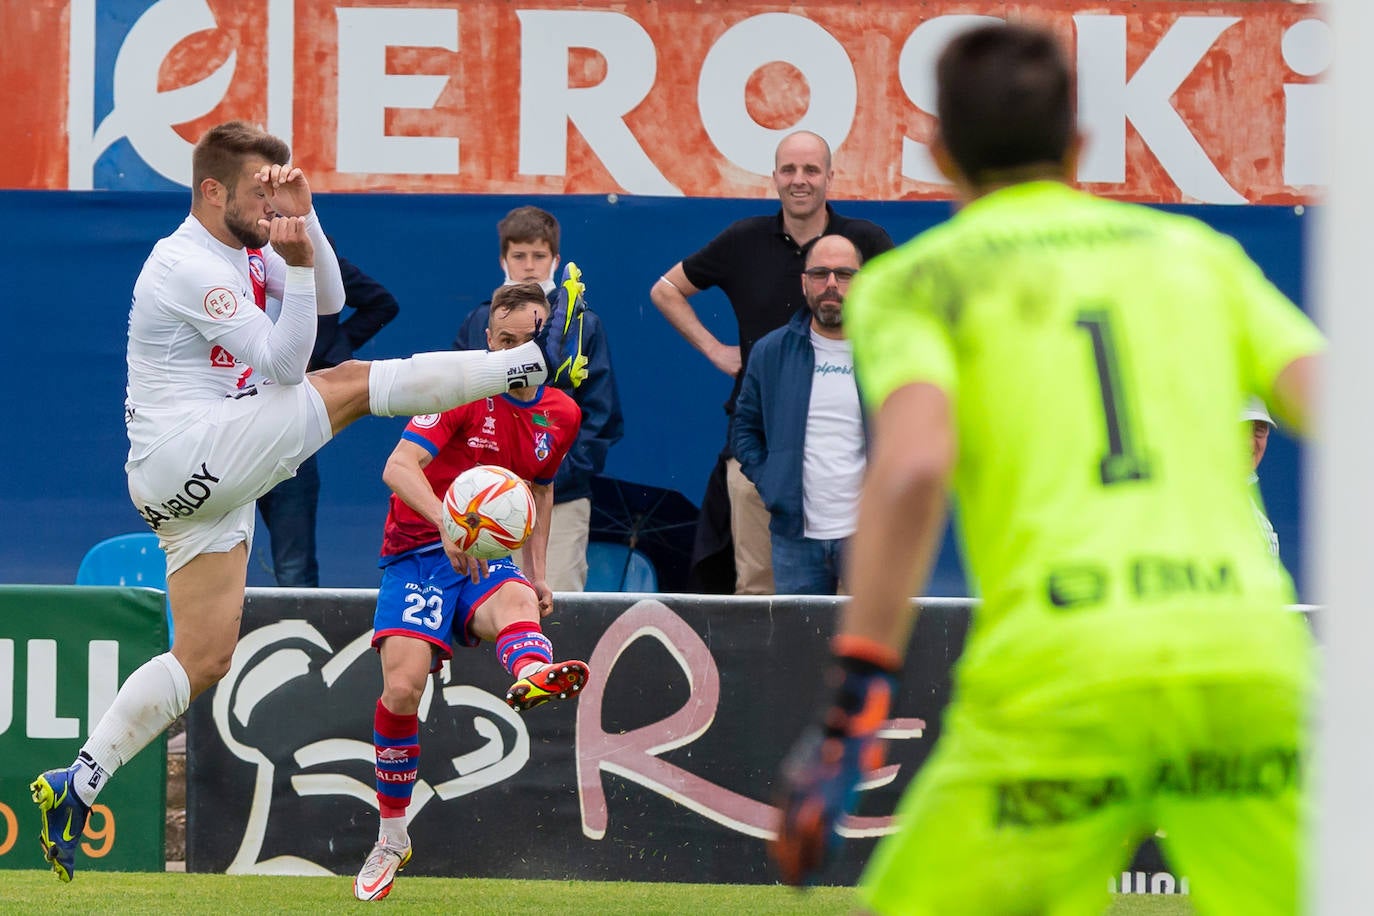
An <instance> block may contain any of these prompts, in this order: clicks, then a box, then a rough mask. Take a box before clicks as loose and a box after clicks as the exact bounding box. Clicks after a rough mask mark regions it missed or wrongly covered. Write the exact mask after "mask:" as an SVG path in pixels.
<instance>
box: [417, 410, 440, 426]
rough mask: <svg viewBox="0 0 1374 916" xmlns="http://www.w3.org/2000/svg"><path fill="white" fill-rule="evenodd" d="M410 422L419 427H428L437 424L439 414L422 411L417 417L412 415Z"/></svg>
mask: <svg viewBox="0 0 1374 916" xmlns="http://www.w3.org/2000/svg"><path fill="white" fill-rule="evenodd" d="M410 422H411V423H414V424H415V425H416V426H418V427H420V428H421V429H429V428H430V427H431V426H437V425H439V414H437V413H422V414H420V415H419V416H418V417H412V418H411V420H410Z"/></svg>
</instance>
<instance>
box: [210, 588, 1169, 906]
mask: <svg viewBox="0 0 1374 916" xmlns="http://www.w3.org/2000/svg"><path fill="white" fill-rule="evenodd" d="M375 596H376V593H375V592H374V591H371V590H365V589H356V590H330V591H323V592H293V591H290V590H280V589H250V590H249V598H248V602H247V605H246V607H245V610H244V622H243V639H242V642H241V643H240V646H239V649H238V651H237V652H236V653H235V656H234V662H233V667H232V669H231V671H230V673H229V675H228V677H226V678H225V680H224V681H223V682H221V683H220V684H219V685H218V686H217V687H216V688H215V689H214V690H212V691H211V692H209V693H207V694H206V695H205V696H203V697H201V698H200V699H199V700H197V701H196V703H195V704H193V705H192V708H191V710H190V712H189V713H188V716H189V719H188V736H189V746H188V754H187V760H188V767H189V769H188V785H187V868H188V870H190V871H206V872H221V871H227V872H230V873H249V872H253V873H296V874H319V875H324V874H331V873H332V874H352V873H355V872H356V871H357V869H358V867H359V866H360V865H361V864H362V861H363V859H364V858H365V857H366V855H367V853H368V851H369V850H370V848H371V846H372V843H373V841H374V840H375V839H376V835H377V802H376V794H375V792H376V790H375V782H374V778H373V768H374V750H373V746H372V721H373V710H374V709H375V706H376V702H377V699H378V695H379V693H380V689H381V672H380V667H379V663H378V660H377V656H376V653H375V652H374V651H373V650H372V649H371V648H370V640H371V630H370V624H371V618H372V611H373V607H374V602H375ZM559 600H560V610H559V613H558V614H556V615H555V616H554V617H551V618H549V619H548V621H546V632H547V633H548V634H549V636H550V638H551V639H552V641H553V644H554V647H555V653H556V656H557V657H560V658H570V657H571V658H581V659H584V660H586V661H587V662H588V663H589V664H590V666H591V670H592V679H591V681H590V682H589V685H588V688H587V690H586V692H585V693H583V694H582V696H581V697H580V698H579V699H578V700H577V702H575V703H572V702H569V703H562V704H551V705H548V706H544V707H542V708H539V709H535V710H532V711H530V712H528V713H525V714H523V715H520V714H516V713H514V712H512V711H511V710H509V709H508V708H507V707H506V706H505V704H504V702H503V701H502V700H501V696H503V695H504V692H505V689H506V688H507V687H508V686H509V683H510V679H509V677H508V676H507V675H506V674H505V672H504V671H503V670H502V669H501V667H500V665H499V664H498V663H497V661H496V658H495V655H494V652H493V650H492V649H491V647H490V646H482V647H479V648H477V649H467V650H463V649H460V650H458V652H457V655H456V657H455V659H454V660H453V663H452V664H451V665H446V666H445V667H444V669H443V670H442V671H441V672H439V673H437V674H436V675H434V676H433V678H432V679H431V683H430V685H429V687H428V688H427V690H426V692H425V695H424V699H423V700H422V702H421V705H420V714H419V715H420V745H421V754H420V770H419V778H418V781H417V783H416V787H415V794H414V800H413V802H412V803H411V807H410V816H411V824H410V835H411V839H412V842H413V843H414V847H415V850H416V852H415V857H414V859H413V860H412V861H411V863H410V865H409V866H408V867H407V874H417V875H450V876H464V877H506V878H547V879H593V880H633V881H695V882H703V881H704V882H723V883H758V882H770V881H775V880H777V876H776V874H775V873H774V872H773V871H772V869H771V867H770V866H769V864H768V862H767V861H766V856H765V841H766V839H767V838H769V837H771V836H772V831H773V828H774V825H775V822H776V817H777V812H776V809H775V808H774V807H773V804H774V799H773V797H772V793H773V786H774V781H775V778H776V774H777V772H778V769H779V765H780V763H781V761H782V758H783V756H784V754H785V753H786V752H787V750H788V749H789V748H790V746H791V745H792V743H793V741H794V740H795V738H796V737H797V735H798V734H799V733H800V732H801V730H802V729H803V728H804V727H805V726H806V725H807V724H809V723H810V721H811V720H812V717H813V716H814V714H815V709H816V707H817V704H818V702H819V700H820V698H821V696H822V694H823V693H824V692H825V691H826V689H827V688H826V687H825V685H824V684H823V683H822V678H821V672H822V671H823V670H824V665H825V662H826V660H827V658H828V655H829V649H828V645H827V643H828V639H829V636H830V633H831V631H832V629H833V623H834V617H835V611H836V609H837V608H838V602H837V601H836V600H835V599H829V598H778V599H769V598H734V597H711V598H705V597H695V596H687V595H608V594H602V595H590V594H588V595H565V596H560V599H559ZM967 616H968V602H967V601H960V600H954V599H932V600H931V601H929V602H928V603H927V602H923V611H922V614H921V616H920V619H919V622H918V625H917V632H916V634H915V637H914V639H913V642H912V647H913V651H912V655H911V656H910V658H909V659H908V664H907V667H906V674H905V676H904V679H903V682H902V688H901V693H900V696H899V697H898V698H897V701H896V703H895V705H894V709H893V718H892V719H891V720H890V721H889V722H888V723H887V726H886V728H885V734H886V735H887V737H888V738H889V739H890V740H889V742H888V750H887V759H888V766H887V768H886V769H885V770H883V771H882V772H881V774H880V775H881V778H880V779H879V781H878V782H879V784H878V785H876V786H874V787H872V788H869V789H867V790H865V792H864V793H863V797H862V800H861V803H860V807H859V809H858V811H857V812H856V816H855V817H853V818H851V819H849V820H848V821H847V822H845V823H843V824H842V834H843V835H844V836H845V837H846V841H845V842H844V843H843V844H842V847H841V851H840V853H839V855H838V858H837V860H836V862H835V864H834V866H833V867H831V868H830V869H828V870H827V872H826V873H825V875H824V876H823V878H822V880H823V881H825V882H828V883H836V884H848V883H852V882H854V881H855V880H856V879H857V877H858V874H859V870H860V868H861V866H862V864H863V862H864V861H865V860H866V859H867V857H868V855H869V853H870V852H871V851H872V849H873V845H874V843H875V842H876V839H877V838H878V837H880V836H881V835H883V834H885V833H887V832H890V831H891V829H892V812H893V810H894V808H895V805H896V801H897V798H898V796H899V795H900V793H901V791H902V790H903V789H904V788H905V787H906V785H907V783H908V782H909V781H910V779H911V777H912V775H913V774H914V772H915V771H916V770H917V769H919V767H920V766H921V764H922V763H923V761H924V760H925V758H926V756H927V754H928V753H929V750H930V747H931V744H932V743H933V741H934V740H935V739H936V738H937V737H938V732H939V716H940V712H941V710H942V709H943V708H944V706H945V705H946V703H947V702H948V699H949V677H950V669H951V666H952V664H953V662H954V660H955V658H956V657H957V656H958V654H959V652H960V650H961V649H962V646H963V640H964V634H965V631H966V629H967V622H968V620H967ZM303 825H308V828H307V827H304V826H303ZM1162 869H1163V866H1162V864H1161V862H1160V860H1159V857H1158V853H1157V852H1156V851H1154V850H1153V848H1152V847H1147V849H1146V850H1145V851H1143V852H1142V854H1141V856H1139V857H1137V860H1136V862H1135V863H1134V864H1133V867H1132V871H1131V872H1128V873H1126V874H1124V875H1122V876H1117V877H1115V878H1113V879H1112V881H1113V886H1114V887H1118V886H1119V888H1120V890H1121V891H1122V892H1137V891H1138V892H1146V891H1151V890H1153V891H1155V892H1158V891H1161V890H1163V891H1171V892H1173V891H1178V890H1180V889H1181V888H1182V887H1183V886H1184V885H1183V883H1182V882H1181V881H1176V880H1175V879H1174V878H1173V876H1171V875H1167V874H1166V873H1164V872H1163V870H1162ZM1137 875H1138V877H1137ZM1108 877H1109V876H1107V875H1103V880H1104V882H1105V881H1107V880H1108Z"/></svg>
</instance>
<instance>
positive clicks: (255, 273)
mask: <svg viewBox="0 0 1374 916" xmlns="http://www.w3.org/2000/svg"><path fill="white" fill-rule="evenodd" d="M248 275H249V276H251V277H252V278H253V285H254V286H262V285H263V284H265V283H266V282H267V265H266V264H265V263H264V262H263V260H262V254H261V253H260V252H256V251H255V252H252V253H251V254H249V255H248Z"/></svg>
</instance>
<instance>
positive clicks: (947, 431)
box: [836, 384, 958, 658]
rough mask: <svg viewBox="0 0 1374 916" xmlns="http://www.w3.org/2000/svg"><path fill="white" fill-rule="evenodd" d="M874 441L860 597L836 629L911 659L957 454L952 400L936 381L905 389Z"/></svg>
mask: <svg viewBox="0 0 1374 916" xmlns="http://www.w3.org/2000/svg"><path fill="white" fill-rule="evenodd" d="M872 442H873V454H872V455H871V457H870V461H869V465H868V471H867V473H866V474H865V477H864V485H863V492H862V494H861V496H860V498H859V515H858V520H857V528H856V529H855V531H854V534H853V535H852V536H851V538H850V541H849V549H848V552H847V557H848V562H847V564H846V565H847V569H846V573H845V581H846V582H848V583H849V584H850V588H851V589H852V592H851V594H852V598H851V600H850V601H849V603H848V604H847V605H846V606H845V608H844V610H843V611H841V613H840V619H839V625H838V628H837V630H836V632H837V634H839V635H843V636H853V637H858V638H861V639H866V640H871V641H873V642H875V643H878V644H880V645H884V646H887V647H888V648H889V649H891V650H892V651H894V652H896V653H898V657H899V658H904V657H905V655H906V647H907V643H908V641H909V640H910V638H911V627H912V624H913V623H914V620H915V615H914V613H913V612H912V610H911V598H912V597H913V596H914V595H917V594H918V593H919V592H920V590H921V589H923V588H924V587H925V585H926V582H927V580H928V579H929V577H930V569H931V566H932V564H933V563H934V560H935V555H936V550H937V548H938V547H939V543H940V536H941V534H942V532H943V528H944V521H945V503H946V498H947V497H946V493H947V487H948V480H949V476H950V474H951V473H952V472H953V469H954V462H955V457H956V454H957V448H958V447H957V443H956V435H955V430H954V417H953V413H952V410H951V404H950V400H949V397H948V396H947V395H946V394H945V393H944V392H943V391H942V390H940V389H939V388H937V387H935V386H934V385H929V384H913V385H905V386H903V387H901V388H898V389H897V390H896V391H894V392H893V393H892V394H891V395H889V396H888V398H887V400H886V401H884V402H883V405H882V407H881V408H879V410H878V414H877V417H876V418H875V419H874V423H873V436H872Z"/></svg>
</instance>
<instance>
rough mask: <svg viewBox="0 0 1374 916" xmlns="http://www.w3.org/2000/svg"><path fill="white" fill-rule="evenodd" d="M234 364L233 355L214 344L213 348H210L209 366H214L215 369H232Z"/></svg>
mask: <svg viewBox="0 0 1374 916" xmlns="http://www.w3.org/2000/svg"><path fill="white" fill-rule="evenodd" d="M235 362H237V360H235V359H234V354H232V353H230V352H229V351H228V350H226V349H224V348H223V347H221V346H220V345H219V344H215V345H214V347H213V348H211V350H210V365H212V366H214V367H215V368H216V369H232V368H234V363H235Z"/></svg>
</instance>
